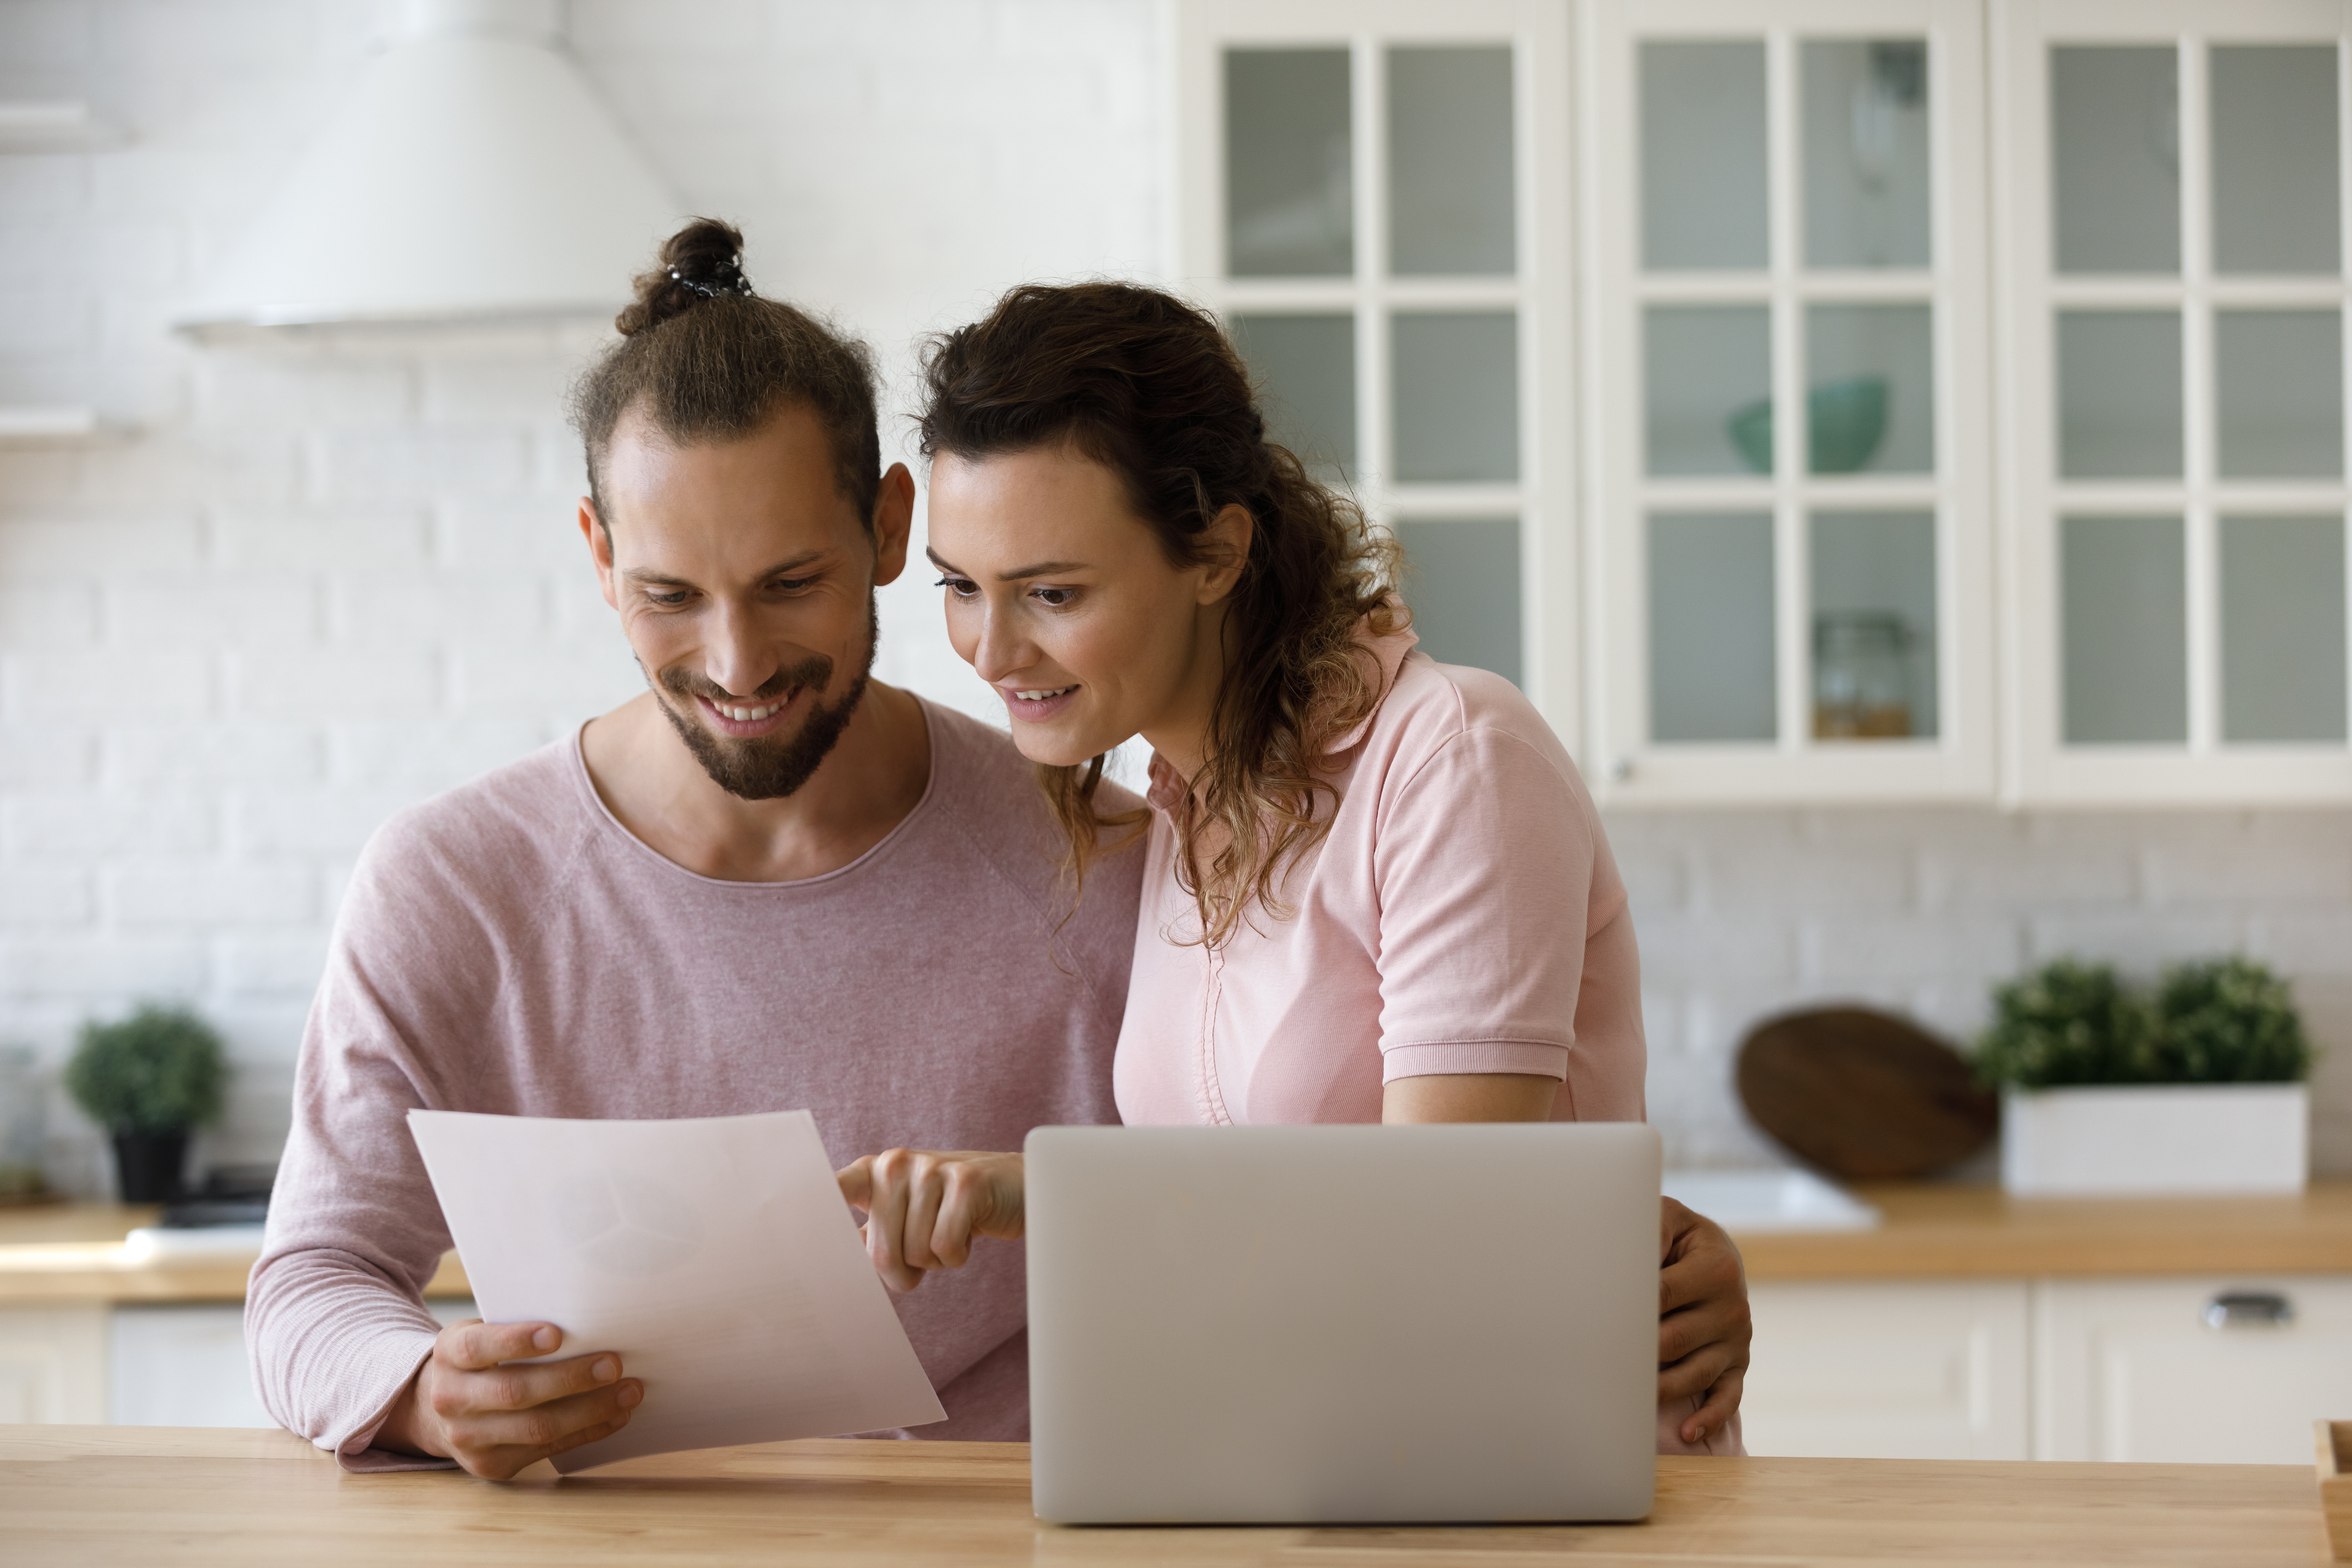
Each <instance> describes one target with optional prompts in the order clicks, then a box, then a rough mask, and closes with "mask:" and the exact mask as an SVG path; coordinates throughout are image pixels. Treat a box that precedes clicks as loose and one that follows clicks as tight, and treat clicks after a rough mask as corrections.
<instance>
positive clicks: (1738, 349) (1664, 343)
mask: <svg viewBox="0 0 2352 1568" xmlns="http://www.w3.org/2000/svg"><path fill="white" fill-rule="evenodd" d="M1642 335H1643V345H1642V346H1643V377H1642V380H1643V405H1644V407H1643V429H1644V434H1645V440H1644V443H1643V445H1644V447H1645V448H1646V450H1647V453H1648V465H1647V466H1648V468H1649V471H1650V473H1651V474H1653V475H1654V476H1658V477H1662V478H1663V477H1669V476H1678V475H1685V474H1745V473H1765V474H1769V473H1770V472H1771V471H1772V318H1771V312H1770V311H1769V310H1767V309H1766V308H1765V307H1764V306H1761V305H1653V306H1652V307H1650V309H1649V310H1647V311H1646V312H1644V315H1643V334H1642Z"/></svg>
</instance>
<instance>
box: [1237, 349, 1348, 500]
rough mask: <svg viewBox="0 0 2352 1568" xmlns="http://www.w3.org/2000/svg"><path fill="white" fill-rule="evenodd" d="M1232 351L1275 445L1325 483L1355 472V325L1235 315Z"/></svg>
mask: <svg viewBox="0 0 2352 1568" xmlns="http://www.w3.org/2000/svg"><path fill="white" fill-rule="evenodd" d="M1226 324H1227V326H1228V327H1229V328H1230V329H1231V331H1232V332H1233V335H1234V347H1235V348H1237V349H1239V350H1240V351H1241V354H1242V359H1243V360H1244V363H1247V364H1248V366H1249V369H1250V375H1251V377H1252V378H1253V379H1254V380H1255V381H1256V383H1257V384H1258V388H1259V392H1260V395H1261V396H1262V398H1263V399H1264V404H1265V416H1266V423H1267V424H1268V425H1269V426H1271V427H1272V429H1271V433H1272V435H1273V437H1274V439H1275V440H1276V442H1278V443H1279V444H1281V445H1282V446H1285V447H1289V448H1290V449H1291V450H1292V451H1293V452H1295V453H1297V455H1298V457H1299V458H1300V459H1301V460H1302V461H1304V462H1305V463H1306V464H1307V466H1308V467H1309V468H1316V469H1318V470H1319V471H1321V472H1322V473H1323V474H1324V475H1325V476H1326V477H1327V478H1344V477H1345V476H1347V475H1349V474H1351V473H1353V472H1354V471H1355V468H1356V319H1355V317H1353V316H1349V315H1341V314H1335V313H1330V312H1324V313H1318V314H1313V315H1307V314H1301V315H1287V314H1285V315H1276V314H1272V313H1270V312H1268V313H1258V312H1251V313H1246V314H1244V313H1236V314H1234V316H1232V317H1230V318H1228V320H1227V322H1226Z"/></svg>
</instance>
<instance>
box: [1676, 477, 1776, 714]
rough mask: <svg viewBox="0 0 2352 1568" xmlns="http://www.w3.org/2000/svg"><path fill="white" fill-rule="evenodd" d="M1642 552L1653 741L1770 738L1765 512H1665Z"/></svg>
mask: <svg viewBox="0 0 2352 1568" xmlns="http://www.w3.org/2000/svg"><path fill="white" fill-rule="evenodd" d="M1648 554H1649V563H1648V564H1649V579H1650V605H1649V611H1650V637H1649V650H1648V651H1649V656H1650V658H1649V669H1650V735H1651V738H1652V739H1654V740H1656V741H1661V742H1667V743H1670V744H1671V743H1675V742H1702V743H1704V742H1718V743H1720V742H1756V741H1769V740H1772V739H1774V738H1775V737H1776V736H1777V735H1778V734H1779V733H1780V720H1779V717H1778V712H1777V708H1776V703H1775V679H1774V671H1775V668H1776V662H1777V661H1776V658H1775V652H1774V648H1775V637H1774V625H1775V615H1774V610H1773V591H1772V577H1773V574H1772V517H1771V514H1770V513H1769V512H1753V513H1750V512H1731V513H1702V514H1675V513H1672V512H1668V513H1662V514H1659V515H1657V516H1654V517H1652V518H1651V519H1650V522H1649V552H1648Z"/></svg>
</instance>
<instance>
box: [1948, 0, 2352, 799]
mask: <svg viewBox="0 0 2352 1568" xmlns="http://www.w3.org/2000/svg"><path fill="white" fill-rule="evenodd" d="M1993 20H1994V35H1993V36H1994V43H1993V75H1992V91H1993V105H1994V112H1993V116H1992V120H1993V124H1994V126H1995V128H1996V133H1995V140H1996V143H1997V147H1996V153H1995V157H1994V161H1993V179H1994V195H1995V202H1996V205H1997V207H1998V210H2000V213H2001V214H2002V215H2003V217H2004V223H2003V225H2002V226H2001V228H2000V231H1999V233H1998V240H1999V244H1998V249H1999V254H2000V263H1999V265H2000V287H1999V289H1998V296H1999V298H2000V301H2001V306H2000V316H1999V319H1998V321H1997V323H1996V328H1997V338H1998V342H2000V345H2001V346H2002V349H2003V350H2004V353H2002V355H2001V362H2002V367H2003V368H2002V375H2001V382H2000V405H2001V406H2002V408H2003V409H2004V423H2005V435H2006V437H2007V445H2008V449H2009V461H2008V464H2007V471H2006V475H2005V481H2006V482H2005V492H2006V493H2005V494H2004V496H2003V505H2002V509H2001V510H2002V512H2003V514H2004V517H2005V520H2006V527H2007V531H2008V539H2007V546H2008V547H2007V549H2006V550H2005V551H2004V560H2005V580H2004V583H2003V588H2002V595H2003V599H2004V602H2005V603H2006V604H2008V605H2010V606H2011V611H2012V614H2011V618H2010V623H2009V629H2010V635H2011V639H2012V641H2011V649H2010V657H2009V660H2008V668H2009V675H2010V682H2009V690H2008V692H2007V694H2006V696H2007V705H2006V712H2007V718H2008V722H2009V730H2010V733H2009V743H2008V745H2007V747H2006V758H2007V767H2006V779H2005V785H2006V789H2007V792H2008V793H2009V794H2010V795H2011V796H2012V797H2013V798H2018V799H2023V800H2031V801H2046V800H2061V801H2093V802H2116V801H2125V802H2128V801H2198V800H2231V801H2264V800H2281V801H2295V800H2309V801H2330V802H2333V801H2339V800H2341V799H2343V798H2344V795H2345V793H2346V791H2347V789H2352V746H2347V682H2346V671H2347V643H2346V627H2345V620H2346V616H2345V607H2346V602H2347V589H2346V584H2347V577H2346V552H2345V540H2344V526H2345V514H2346V507H2347V499H2352V491H2347V488H2346V484H2345V434H2344V432H2345V418H2346V401H2345V392H2344V385H2345V353H2344V328H2345V304H2346V299H2347V272H2346V258H2345V245H2344V241H2343V224H2344V213H2345V198H2344V195H2343V182H2344V178H2345V169H2344V163H2345V160H2344V157H2343V149H2344V141H2345V132H2344V123H2345V121H2344V103H2343V97H2344V94H2343V89H2342V85H2341V82H2342V63H2341V62H2342V58H2343V45H2344V41H2345V37H2346V31H2347V16H2346V12H2345V9H2344V7H2342V6H2341V5H2336V4H2333V3H2330V0H2170V3H2168V4H2163V5H2117V4H2113V3H2108V0H2047V3H2045V4H2042V5H2033V6H2026V5H2000V6H1997V7H1996V8H1995V11H1994V16H1993Z"/></svg>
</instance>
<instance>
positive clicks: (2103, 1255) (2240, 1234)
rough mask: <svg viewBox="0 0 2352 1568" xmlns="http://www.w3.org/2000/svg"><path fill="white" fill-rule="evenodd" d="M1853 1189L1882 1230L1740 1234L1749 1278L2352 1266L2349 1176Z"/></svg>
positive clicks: (2281, 1270)
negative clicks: (2105, 1189)
mask: <svg viewBox="0 0 2352 1568" xmlns="http://www.w3.org/2000/svg"><path fill="white" fill-rule="evenodd" d="M1854 1195H1855V1196H1856V1197H1858V1198H1861V1199H1862V1200H1863V1201H1864V1202H1865V1203H1870V1204H1874V1205H1877V1206H1878V1208H1879V1209H1880V1210H1881V1211H1882V1212H1883V1213H1884V1214H1885V1220H1884V1222H1883V1223H1881V1224H1880V1226H1878V1228H1877V1229H1875V1230H1869V1231H1844V1232H1820V1233H1815V1234H1811V1235H1775V1236H1744V1237H1738V1242H1739V1250H1740V1252H1741V1253H1742V1255H1743V1256H1745V1257H1746V1258H1747V1260H1748V1278H1749V1279H1755V1280H1759V1281H1780V1280H1793V1279H2031V1278H2037V1277H2041V1278H2047V1277H2052V1276H2070V1275H2071V1276H2077V1277H2080V1276H2086V1275H2106V1276H2114V1275H2151V1274H2332V1273H2352V1182H2320V1183H2315V1184H2313V1185H2312V1187H2311V1188H2310V1190H2309V1191H2307V1192H2305V1193H2303V1194H2298V1195H2295V1196H2291V1197H2249V1198H2241V1197H2226V1198H2012V1197H2011V1196H2009V1195H2008V1194H2005V1193H2003V1192H2002V1191H2001V1190H2000V1188H1998V1187H1961V1186H1937V1185H1933V1184H1916V1183H1914V1184H1893V1183H1889V1184H1882V1185H1867V1186H1860V1187H1856V1188H1855V1189H1854Z"/></svg>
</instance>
